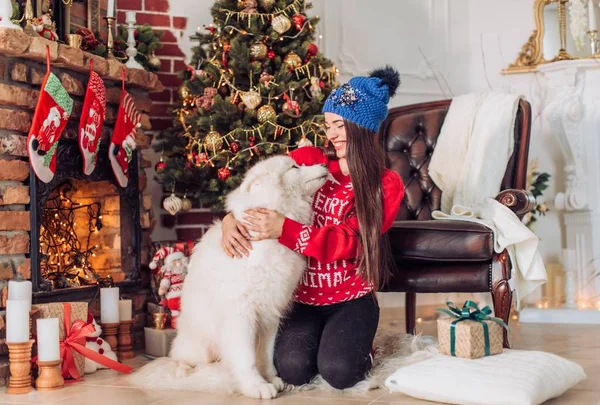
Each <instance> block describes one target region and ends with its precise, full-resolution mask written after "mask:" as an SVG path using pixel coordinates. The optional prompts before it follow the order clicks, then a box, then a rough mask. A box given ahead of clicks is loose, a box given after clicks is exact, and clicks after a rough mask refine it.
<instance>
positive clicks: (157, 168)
mask: <svg viewBox="0 0 600 405" xmlns="http://www.w3.org/2000/svg"><path fill="white" fill-rule="evenodd" d="M166 168H167V162H165V161H164V160H163V159H162V158H160V161H159V162H158V163H157V164H156V166H154V170H155V171H156V173H162V172H163V171H164V170H165V169H166Z"/></svg>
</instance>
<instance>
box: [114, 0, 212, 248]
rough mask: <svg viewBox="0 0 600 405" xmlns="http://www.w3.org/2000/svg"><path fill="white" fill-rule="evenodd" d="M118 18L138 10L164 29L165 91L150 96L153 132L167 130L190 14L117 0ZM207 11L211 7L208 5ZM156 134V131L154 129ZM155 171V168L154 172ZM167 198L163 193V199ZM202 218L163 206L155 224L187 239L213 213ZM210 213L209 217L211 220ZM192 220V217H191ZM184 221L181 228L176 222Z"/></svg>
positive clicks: (163, 3)
mask: <svg viewBox="0 0 600 405" xmlns="http://www.w3.org/2000/svg"><path fill="white" fill-rule="evenodd" d="M117 9H118V10H119V11H118V12H117V21H118V22H119V23H123V22H124V20H125V11H135V12H136V20H137V24H140V25H141V24H150V25H152V27H153V29H154V30H157V31H162V32H163V36H162V38H161V41H162V43H163V47H162V48H161V49H158V50H157V51H156V56H158V57H159V58H160V59H161V68H160V72H159V73H158V77H159V79H160V81H161V83H162V84H163V85H164V90H163V91H162V92H160V93H153V94H151V95H150V98H151V99H152V101H153V103H152V110H151V113H150V116H151V120H150V121H151V124H152V129H153V131H160V130H163V129H167V128H169V127H171V126H172V125H173V116H172V114H171V111H172V108H173V106H176V104H177V101H178V100H177V88H178V87H179V86H180V85H181V83H182V81H181V79H180V77H179V73H181V72H182V71H183V70H185V68H186V56H185V54H184V52H183V51H182V50H181V48H180V47H179V45H178V42H177V40H178V38H181V37H182V35H183V32H184V30H185V29H186V27H187V24H188V19H187V17H181V16H173V15H171V13H170V12H169V11H170V7H169V2H168V1H167V0H117ZM206 11H207V13H208V12H209V9H208V8H207V10H206ZM151 133H152V132H151ZM150 172H151V173H152V171H150ZM153 187H155V188H160V185H158V184H154V185H153ZM164 197H166V195H165V196H163V198H164ZM193 211H194V212H198V213H199V214H200V215H201V217H199V218H198V219H199V220H200V223H199V227H196V225H195V224H194V223H193V222H191V223H190V222H182V221H181V220H178V219H177V218H176V217H174V216H172V215H170V214H168V213H167V212H166V211H164V210H163V209H162V204H161V215H160V223H158V221H154V220H153V221H152V227H154V226H161V227H163V228H173V227H175V228H176V229H177V237H178V238H179V239H187V238H189V237H190V236H191V237H192V238H196V237H199V236H201V235H202V233H203V230H204V229H205V228H206V227H207V225H208V224H210V223H212V215H210V214H209V213H208V210H205V209H194V210H193ZM207 216H210V218H209V219H207V218H208V217H207ZM187 219H188V220H189V219H190V218H187ZM176 222H179V223H180V224H181V223H183V224H184V225H183V226H184V228H182V229H181V230H180V229H179V226H178V225H177V224H176Z"/></svg>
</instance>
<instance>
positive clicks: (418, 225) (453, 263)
mask: <svg viewBox="0 0 600 405" xmlns="http://www.w3.org/2000/svg"><path fill="white" fill-rule="evenodd" d="M450 103H451V100H444V101H436V102H432V103H424V104H416V105H410V106H405V107H398V108H394V109H392V110H390V113H389V115H388V117H387V119H386V120H385V122H384V123H383V125H382V127H381V130H380V132H379V140H380V142H381V144H382V145H383V147H384V150H385V151H386V154H387V157H388V159H389V163H390V167H391V169H393V170H395V171H396V172H397V173H398V174H400V176H401V177H402V180H403V181H404V185H405V188H406V191H405V197H404V199H403V201H402V205H401V207H400V212H399V213H398V217H397V220H396V222H395V223H394V225H393V227H392V228H391V229H390V230H389V232H388V235H389V239H390V243H391V247H392V254H393V257H394V261H395V264H396V269H395V270H394V273H393V275H392V277H391V280H390V282H389V283H388V284H387V285H386V286H385V288H384V289H383V290H382V292H386V291H387V292H405V293H406V308H405V309H406V330H407V332H410V333H412V332H413V331H414V328H415V311H416V294H417V293H445V292H452V293H461V292H464V293H475V292H491V293H492V299H493V303H494V311H495V315H496V316H497V317H499V318H502V319H503V320H504V321H505V322H506V323H508V317H509V315H510V309H511V304H512V292H511V291H510V288H509V286H508V279H509V278H510V267H511V266H510V259H509V257H508V253H507V252H506V251H504V252H501V253H499V254H497V253H495V252H494V248H493V246H494V245H493V242H494V241H493V235H492V232H491V231H490V230H489V229H488V228H486V227H484V226H483V225H479V224H475V223H468V222H460V221H445V220H432V219H431V213H432V211H435V210H437V209H439V208H440V200H441V191H440V189H438V188H437V187H436V186H435V184H433V181H432V180H431V178H430V177H429V174H428V167H429V161H430V159H431V155H432V154H433V151H434V149H435V145H436V141H437V138H438V135H439V134H440V130H441V128H442V124H443V122H444V118H445V117H446V114H447V112H448V108H449V106H450ZM530 130H531V108H530V105H529V103H528V102H526V101H521V102H520V104H519V109H518V113H517V119H516V123H515V147H514V153H513V155H512V157H511V159H510V161H509V163H508V167H507V168H506V173H505V175H504V180H503V182H502V190H503V191H502V192H501V193H500V194H499V195H498V197H497V200H498V201H500V202H501V203H503V204H505V205H506V206H508V207H509V208H511V209H512V210H513V211H514V212H515V213H516V214H517V215H518V216H520V217H522V216H523V215H525V214H526V213H527V212H529V211H531V210H532V209H533V207H534V206H535V200H534V199H533V196H532V195H531V194H530V193H528V192H526V191H525V190H524V188H525V186H526V176H527V159H528V154H529V135H530ZM504 346H505V347H509V343H508V335H507V333H506V331H505V334H504Z"/></svg>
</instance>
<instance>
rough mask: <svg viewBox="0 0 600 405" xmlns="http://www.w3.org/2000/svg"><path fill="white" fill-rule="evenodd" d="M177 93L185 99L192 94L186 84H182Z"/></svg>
mask: <svg viewBox="0 0 600 405" xmlns="http://www.w3.org/2000/svg"><path fill="white" fill-rule="evenodd" d="M177 94H179V97H181V99H182V100H185V99H187V98H188V97H189V96H190V89H188V88H187V86H186V85H185V84H182V85H181V86H179V88H178V89H177Z"/></svg>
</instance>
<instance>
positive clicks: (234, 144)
mask: <svg viewBox="0 0 600 405" xmlns="http://www.w3.org/2000/svg"><path fill="white" fill-rule="evenodd" d="M229 149H231V151H232V152H233V153H238V151H239V150H240V144H239V143H238V142H231V144H229Z"/></svg>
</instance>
